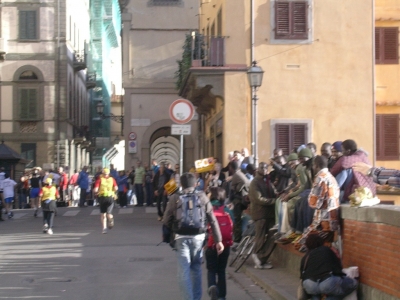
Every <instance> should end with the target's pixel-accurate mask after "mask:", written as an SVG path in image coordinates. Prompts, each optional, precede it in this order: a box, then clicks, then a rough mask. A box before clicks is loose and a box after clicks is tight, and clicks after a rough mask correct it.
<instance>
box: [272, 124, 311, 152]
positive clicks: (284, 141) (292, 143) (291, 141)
mask: <svg viewBox="0 0 400 300" xmlns="http://www.w3.org/2000/svg"><path fill="white" fill-rule="evenodd" d="M275 139H276V140H275V147H276V148H281V149H282V151H283V154H285V155H288V154H289V153H291V152H292V149H293V148H298V147H299V146H301V145H305V144H307V143H308V141H307V124H301V123H293V124H283V123H280V124H276V125H275Z"/></svg>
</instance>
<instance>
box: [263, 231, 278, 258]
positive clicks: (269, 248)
mask: <svg viewBox="0 0 400 300" xmlns="http://www.w3.org/2000/svg"><path fill="white" fill-rule="evenodd" d="M276 232H277V229H270V230H269V231H268V234H267V237H266V239H265V242H264V245H265V248H264V246H263V249H264V251H265V254H266V258H265V259H268V258H269V257H270V256H271V254H272V252H274V249H275V247H276V243H275V238H274V235H275V233H276Z"/></svg>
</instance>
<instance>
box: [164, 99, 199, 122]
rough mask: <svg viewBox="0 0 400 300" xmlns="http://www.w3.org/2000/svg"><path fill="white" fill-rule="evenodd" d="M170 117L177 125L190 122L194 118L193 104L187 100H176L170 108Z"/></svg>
mask: <svg viewBox="0 0 400 300" xmlns="http://www.w3.org/2000/svg"><path fill="white" fill-rule="evenodd" d="M169 116H170V118H171V120H172V121H173V122H174V123H176V124H186V123H188V122H190V121H191V120H192V118H193V116H194V107H193V104H192V102H190V101H189V100H186V99H178V100H175V101H174V102H172V104H171V106H170V107H169Z"/></svg>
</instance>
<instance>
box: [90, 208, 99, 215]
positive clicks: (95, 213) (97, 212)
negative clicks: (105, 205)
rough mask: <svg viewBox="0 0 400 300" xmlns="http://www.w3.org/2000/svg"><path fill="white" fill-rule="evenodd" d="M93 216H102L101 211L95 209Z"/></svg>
mask: <svg viewBox="0 0 400 300" xmlns="http://www.w3.org/2000/svg"><path fill="white" fill-rule="evenodd" d="M90 215H91V216H98V215H100V209H93V210H92V212H91V213H90Z"/></svg>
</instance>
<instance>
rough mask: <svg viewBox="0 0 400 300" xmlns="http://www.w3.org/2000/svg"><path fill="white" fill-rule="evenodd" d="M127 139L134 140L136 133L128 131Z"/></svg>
mask: <svg viewBox="0 0 400 300" xmlns="http://www.w3.org/2000/svg"><path fill="white" fill-rule="evenodd" d="M129 139H130V140H136V133H134V132H133V131H132V132H131V133H129Z"/></svg>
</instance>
